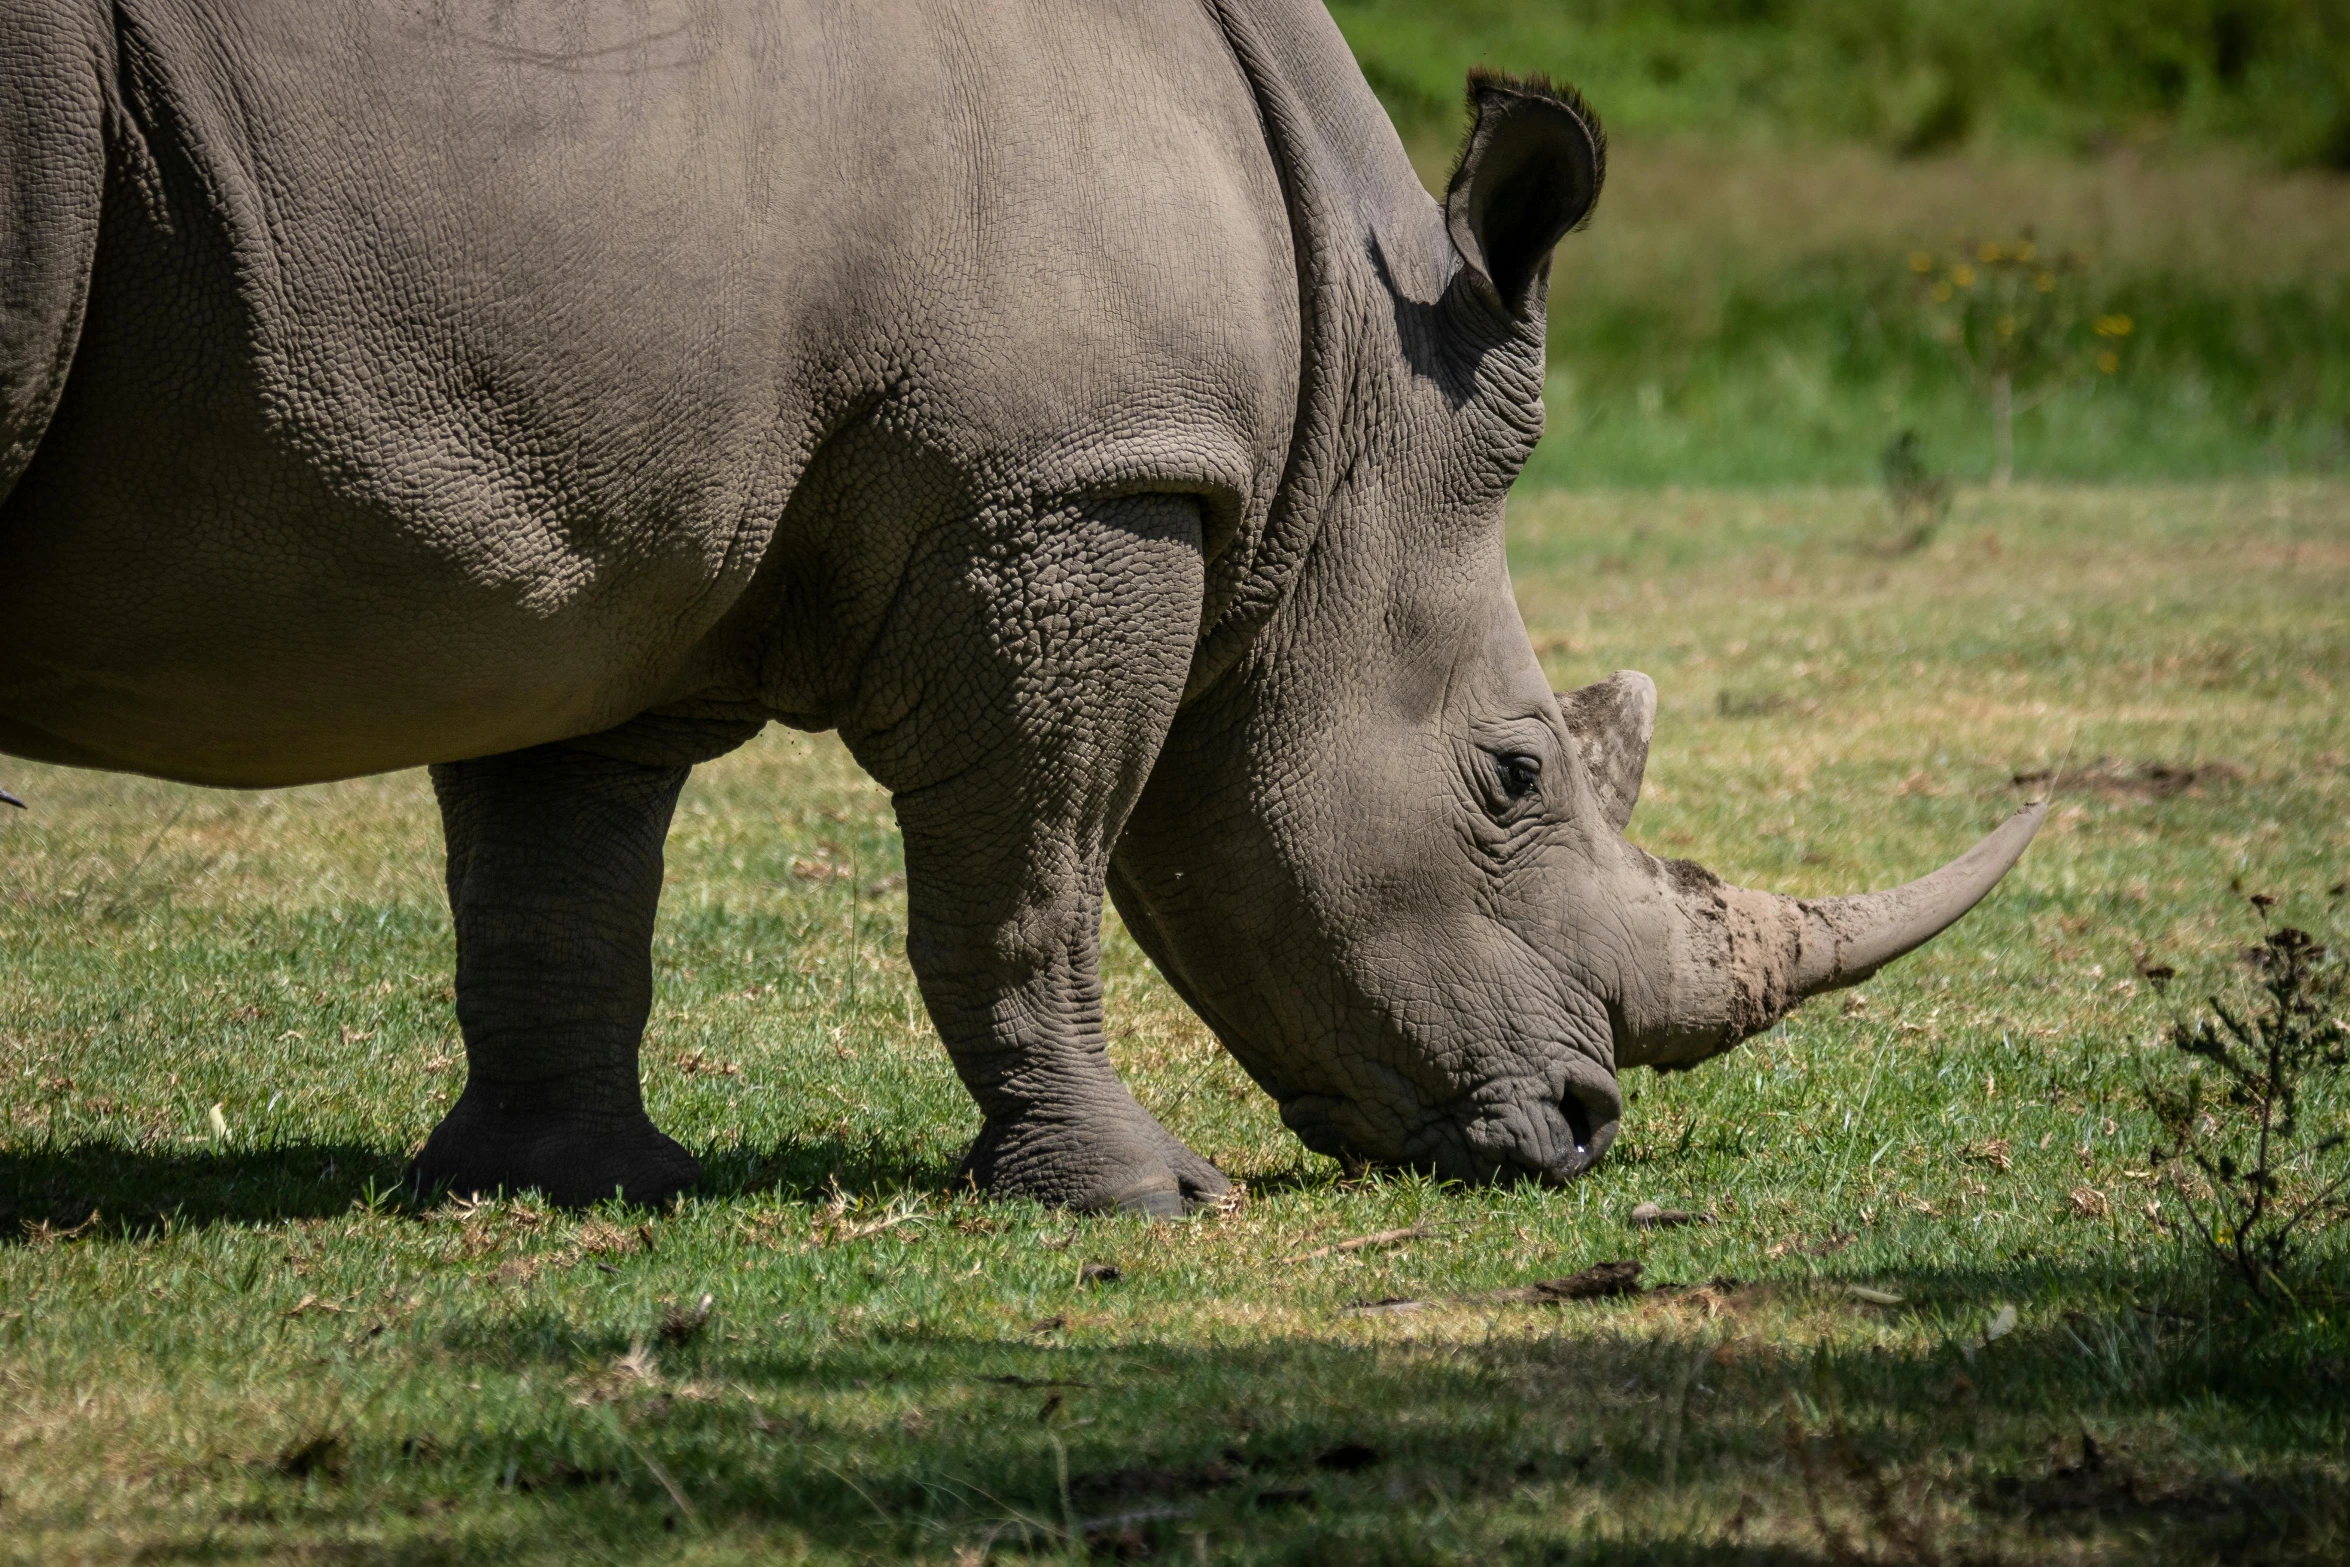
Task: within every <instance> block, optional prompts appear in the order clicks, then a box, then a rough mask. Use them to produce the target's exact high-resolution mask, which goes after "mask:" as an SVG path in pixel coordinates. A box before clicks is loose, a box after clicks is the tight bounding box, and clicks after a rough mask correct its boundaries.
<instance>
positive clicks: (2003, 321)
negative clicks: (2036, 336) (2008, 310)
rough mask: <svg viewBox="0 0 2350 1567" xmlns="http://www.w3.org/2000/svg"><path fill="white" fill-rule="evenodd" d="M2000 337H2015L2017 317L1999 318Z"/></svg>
mask: <svg viewBox="0 0 2350 1567" xmlns="http://www.w3.org/2000/svg"><path fill="white" fill-rule="evenodd" d="M1999 335H2000V336H2001V337H2013V336H2015V317H2013V316H2001V317H2000V318H1999Z"/></svg>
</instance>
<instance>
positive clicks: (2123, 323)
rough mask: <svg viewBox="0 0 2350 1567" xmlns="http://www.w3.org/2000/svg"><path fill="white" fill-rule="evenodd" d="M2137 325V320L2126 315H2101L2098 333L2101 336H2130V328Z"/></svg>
mask: <svg viewBox="0 0 2350 1567" xmlns="http://www.w3.org/2000/svg"><path fill="white" fill-rule="evenodd" d="M2136 325H2137V323H2136V322H2135V321H2132V320H2131V319H2130V318H2129V317H2128V316H2124V315H2111V316H2099V317H2098V318H2097V335H2098V336H2099V337H2128V336H2129V335H2130V329H2131V328H2132V327H2134V326H2136Z"/></svg>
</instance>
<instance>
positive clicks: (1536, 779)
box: [1493, 751, 1542, 801]
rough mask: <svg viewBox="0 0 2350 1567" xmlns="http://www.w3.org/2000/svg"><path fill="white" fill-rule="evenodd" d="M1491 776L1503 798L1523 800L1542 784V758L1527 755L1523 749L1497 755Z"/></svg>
mask: <svg viewBox="0 0 2350 1567" xmlns="http://www.w3.org/2000/svg"><path fill="white" fill-rule="evenodd" d="M1493 776H1494V780H1495V781H1496V782H1497V783H1499V784H1500V785H1501V792H1502V795H1503V796H1504V797H1505V798H1507V799H1509V800H1512V801H1516V800H1523V799H1525V798H1526V797H1527V796H1529V795H1531V794H1533V793H1534V791H1535V790H1537V789H1539V788H1540V787H1541V786H1542V758H1540V757H1538V756H1528V755H1527V754H1526V753H1525V752H1523V751H1511V752H1508V753H1506V754H1504V755H1501V756H1497V757H1495V758H1494V759H1493Z"/></svg>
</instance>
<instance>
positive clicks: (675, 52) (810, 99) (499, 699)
mask: <svg viewBox="0 0 2350 1567" xmlns="http://www.w3.org/2000/svg"><path fill="white" fill-rule="evenodd" d="M110 14H111V17H112V19H113V36H112V38H111V40H110V41H109V45H108V47H109V49H110V51H111V53H112V54H113V55H114V59H113V60H112V61H111V72H112V79H111V81H109V82H106V83H104V86H105V88H106V90H107V91H108V92H110V93H111V94H112V96H113V106H112V109H111V112H110V114H109V115H108V122H107V130H106V133H105V140H104V153H105V169H106V173H105V177H104V179H103V191H102V194H103V204H104V205H103V218H102V221H101V222H100V223H99V225H98V232H99V236H100V237H99V239H98V242H97V245H96V249H95V255H94V258H93V259H92V260H91V261H90V263H89V272H88V290H87V293H88V301H89V303H88V308H87V313H86V320H85V321H84V322H83V323H82V327H81V332H80V341H79V347H78V350H77V351H76V353H75V357H74V360H73V365H72V370H71V373H70V374H69V375H68V376H66V377H65V381H64V386H63V392H62V396H61V398H59V399H57V401H56V406H55V410H54V414H53V415H52V416H51V417H49V418H48V419H47V422H46V427H45V429H44V430H43V431H42V432H41V433H40V436H39V440H38V445H37V449H35V450H33V451H32V454H31V457H30V460H29V465H28V466H26V467H25V470H24V472H23V474H22V477H21V478H20V479H19V480H18V481H17V483H16V485H15V487H14V490H13V492H12V493H10V494H9V496H8V498H7V500H6V503H5V510H4V511H0V749H6V750H10V751H16V752H21V753H25V754H31V755H37V756H45V757H48V758H51V759H54V760H59V761H66V762H73V763H83V764H88V765H99V766H109V767H121V768H129V769H134V770H139V771H147V772H155V773H161V774H165V775H169V776H176V777H183V778H189V779H194V780H198V781H208V782H219V783H235V784H270V783H283V782H292V781H299V780H303V779H311V778H322V777H331V776H337V775H343V774H350V773H357V772H364V771H371V770H379V769H383V768H388V767H395V766H402V765H410V764H414V763H417V762H422V761H428V760H441V759H448V758H453V757H459V756H466V755H475V754H483V753H487V752H493V751H499V750H506V749H512V748H515V747H518V746H522V745H528V744H533V743H537V742H539V741H543V740H548V739H556V738H564V737H568V736H575V735H583V734H588V733H591V732H595V731H598V730H601V729H604V728H607V727H609V726H612V725H615V724H619V723H622V722H623V721H625V720H628V719H630V718H631V717H632V716H634V715H637V714H640V713H643V712H645V711H647V710H648V709H663V708H665V707H668V708H674V709H676V710H680V711H684V710H700V709H705V708H706V709H709V710H713V711H725V712H741V711H774V712H779V713H789V714H791V715H793V716H795V717H799V718H802V719H804V720H806V721H811V722H822V721H825V718H826V711H827V708H826V704H827V703H828V702H831V701H833V700H835V699H836V698H837V697H838V695H839V692H840V690H841V688H842V686H843V682H844V680H846V679H847V678H848V676H847V675H846V674H844V672H843V670H842V669H841V668H837V667H829V666H828V665H827V662H826V661H827V659H828V658H829V659H832V660H834V661H835V662H838V661H839V660H841V659H844V658H847V657H848V656H849V654H850V653H852V652H853V650H854V648H855V647H856V646H857V645H858V638H859V636H860V635H861V634H862V633H863V632H864V631H866V630H869V629H870V626H871V624H872V623H874V621H875V619H876V617H877V616H878V614H879V613H880V612H881V607H882V606H885V605H886V604H887V602H888V598H889V593H890V586H891V583H892V582H893V580H894V573H895V571H896V568H897V566H898V565H899V564H900V563H902V562H903V560H904V559H905V557H906V556H907V554H908V553H909V552H910V551H911V550H912V549H914V548H915V547H916V545H917V542H918V540H919V538H920V537H921V536H922V534H923V532H924V530H925V529H926V528H931V527H934V526H937V525H939V524H940V523H942V522H944V521H946V520H948V519H951V518H952V517H953V516H954V515H956V514H957V513H958V511H959V510H962V509H967V508H968V507H969V506H971V505H973V504H975V503H976V502H977V500H978V499H980V498H982V497H984V496H985V495H987V494H990V493H994V492H997V491H1002V490H1006V489H1011V490H1030V491H1038V492H1043V491H1051V490H1055V489H1059V490H1063V491H1078V490H1086V489H1113V490H1114V489H1133V488H1137V487H1146V488H1147V487H1153V486H1165V487H1176V488H1183V489H1187V490H1192V491H1196V492H1198V493H1200V494H1201V495H1203V496H1205V497H1210V498H1212V499H1213V501H1214V503H1215V504H1217V505H1221V506H1224V507H1226V508H1228V509H1239V510H1247V509H1249V508H1252V507H1253V508H1257V509H1260V510H1261V508H1262V505H1263V496H1264V494H1265V492H1267V491H1268V490H1269V488H1270V487H1271V485H1272V483H1273V482H1274V480H1275V479H1276V478H1277V474H1278V468H1279V462H1280V456H1281V449H1282V441H1283V439H1284V436H1285V432H1286V427H1287V421H1288V419H1289V417H1290V415H1291V404H1292V402H1293V401H1294V397H1295V376H1296V357H1297V340H1296V332H1297V326H1296V320H1295V311H1296V292H1295V290H1296V285H1295V281H1294V273H1293V270H1292V261H1291V255H1290V243H1291V242H1290V237H1289V235H1288V232H1287V229H1286V226H1285V217H1284V213H1283V209H1282V206H1281V199H1280V192H1279V187H1278V182H1277V180H1276V179H1275V177H1274V175H1273V173H1272V171H1271V168H1270V165H1269V163H1268V161H1267V158H1266V155H1265V152H1264V149H1263V147H1262V145H1261V140H1260V139H1259V135H1258V129H1257V126H1256V124H1255V122H1254V119H1253V114H1252V110H1251V106H1250V103H1249V100H1248V97H1247V94H1246V92H1245V90H1244V89H1243V88H1242V86H1241V84H1240V81H1239V77H1238V74H1237V72H1236V71H1235V69H1234V67H1233V65H1232V63H1231V60H1230V58H1229V55H1228V52H1227V51H1226V50H1225V48H1224V46H1223V43H1222V40H1221V39H1220V38H1219V37H1218V35H1217V34H1216V32H1215V30H1214V28H1213V25H1212V23H1211V22H1210V21H1209V19H1208V18H1207V16H1206V14H1205V13H1204V12H1203V11H1201V10H1200V8H1199V7H1197V6H1196V5H1195V4H1192V3H1191V0H1132V3H1128V4H1123V5H1120V4H1111V5H1103V6H1098V7H1096V6H1087V7H1075V8H1071V7H1059V6H1039V7H1034V8H1031V7H1028V6H1025V5H1016V4H1006V5H1000V6H993V7H970V6H958V5H954V4H950V3H947V0H884V3H875V4H860V5H854V6H850V5H825V4H816V3H802V0H640V3H627V4H622V3H616V0H594V3H579V0H524V3H519V4H518V3H514V0H446V3H440V4H429V5H424V6H417V5H410V4H394V3H391V0H329V3H321V0H201V3H193V0H170V3H166V0H123V3H121V4H119V5H117V6H115V7H114V8H113V9H112V12H111V13H110ZM10 134H11V136H12V138H13V139H12V143H11V151H12V155H13V153H14V151H15V150H16V148H17V147H18V146H19V145H21V144H22V143H23V141H24V137H23V135H22V134H21V132H20V130H19V129H18V128H17V127H14V126H13V125H12V126H11V130H10ZM82 145H84V146H85V147H86V145H87V136H86V134H85V135H84V137H83V143H82ZM41 155H42V156H46V157H51V158H52V160H53V159H54V154H53V153H43V154H41ZM7 385H8V387H9V389H10V390H13V389H14V385H15V383H14V382H10V383H7ZM20 422H22V421H20ZM836 447H844V448H846V447H853V448H854V449H856V450H857V451H858V452H859V453H861V454H862V456H861V459H860V461H861V462H862V464H863V467H862V468H855V467H854V466H852V469H851V471H849V472H848V473H847V475H846V477H843V475H842V474H841V473H839V472H835V473H833V475H832V478H831V480H830V481H829V482H828V483H827V484H825V485H824V486H822V487H821V489H822V492H823V493H822V495H821V496H819V495H816V494H815V493H814V492H812V491H809V490H808V489H807V486H806V484H805V481H806V479H807V477H808V474H809V472H810V470H811V468H812V466H821V465H822V463H823V459H824V457H825V455H826V454H827V453H828V452H830V451H832V450H834V449H835V448H836ZM831 466H832V468H833V469H834V470H839V469H840V468H841V467H842V465H841V464H839V463H834V464H832V465H831ZM758 606H765V607H766V609H767V611H769V612H770V615H769V619H770V620H772V617H774V616H782V617H784V618H785V619H786V620H787V621H789V623H788V624H774V623H768V622H767V621H762V619H761V617H760V615H759V614H754V613H752V612H751V611H752V609H753V608H754V607H758ZM779 646H780V647H783V648H785V649H794V648H805V649H808V650H810V651H809V652H807V653H806V654H805V655H804V656H801V655H798V654H794V655H792V656H786V657H781V658H779V657H778V656H777V648H778V647H779Z"/></svg>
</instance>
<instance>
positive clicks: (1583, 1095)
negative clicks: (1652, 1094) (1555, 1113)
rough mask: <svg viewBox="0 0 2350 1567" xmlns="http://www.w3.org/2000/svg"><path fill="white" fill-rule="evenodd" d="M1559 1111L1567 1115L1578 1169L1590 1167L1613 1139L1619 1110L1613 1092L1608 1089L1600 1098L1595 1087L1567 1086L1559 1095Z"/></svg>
mask: <svg viewBox="0 0 2350 1567" xmlns="http://www.w3.org/2000/svg"><path fill="white" fill-rule="evenodd" d="M1559 1112H1560V1114H1562V1115H1564V1116H1565V1117H1566V1121H1567V1131H1568V1134H1569V1135H1570V1136H1572V1137H1573V1138H1574V1139H1575V1168H1576V1170H1577V1172H1578V1173H1579V1172H1581V1171H1583V1170H1587V1169H1589V1168H1591V1166H1593V1165H1594V1164H1597V1163H1598V1162H1599V1156H1600V1155H1601V1154H1604V1153H1606V1152H1607V1149H1608V1144H1610V1143H1612V1142H1614V1141H1615V1140H1616V1127H1617V1124H1618V1117H1619V1116H1620V1115H1621V1114H1622V1111H1621V1110H1620V1108H1619V1106H1618V1101H1617V1099H1616V1096H1615V1093H1614V1091H1613V1090H1612V1089H1611V1090H1609V1091H1608V1092H1607V1093H1606V1094H1605V1096H1604V1098H1603V1097H1602V1095H1601V1094H1600V1093H1599V1092H1597V1091H1595V1090H1590V1089H1583V1088H1578V1087H1573V1086H1570V1087H1569V1088H1568V1089H1567V1091H1566V1092H1565V1093H1564V1094H1562V1095H1561V1096H1560V1097H1559Z"/></svg>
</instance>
